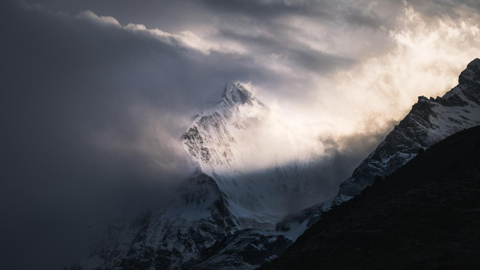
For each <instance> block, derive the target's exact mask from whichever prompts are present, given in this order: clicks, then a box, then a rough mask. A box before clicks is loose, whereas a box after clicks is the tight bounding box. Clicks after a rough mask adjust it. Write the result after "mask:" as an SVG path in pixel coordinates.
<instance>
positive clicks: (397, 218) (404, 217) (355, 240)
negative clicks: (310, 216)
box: [261, 127, 480, 270]
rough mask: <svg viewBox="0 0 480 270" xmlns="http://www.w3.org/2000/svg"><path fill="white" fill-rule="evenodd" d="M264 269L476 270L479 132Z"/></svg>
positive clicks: (334, 216) (346, 207) (314, 230)
mask: <svg viewBox="0 0 480 270" xmlns="http://www.w3.org/2000/svg"><path fill="white" fill-rule="evenodd" d="M261 269H335V270H337V269H480V127H474V128H471V129H468V130H464V131H461V132H459V133H457V134H455V135H452V136H451V137H448V138H447V139H445V140H443V141H441V142H439V143H437V144H436V145H433V146H432V147H431V148H430V149H428V150H426V151H425V152H423V153H421V154H419V155H418V156H417V157H416V158H414V159H413V160H412V161H410V162H409V163H407V164H406V165H405V166H404V167H402V168H400V169H398V170H397V171H396V172H395V173H394V174H392V175H391V176H389V177H387V178H385V179H383V180H379V181H377V182H376V183H375V184H374V185H373V186H371V187H369V188H367V189H365V190H364V191H363V192H362V193H361V194H360V195H358V196H356V197H355V198H353V199H352V200H350V201H348V202H345V203H343V204H341V205H339V206H337V207H335V208H334V209H332V210H331V211H329V212H327V213H325V214H324V215H323V217H322V219H321V220H320V221H319V222H318V223H317V224H315V225H314V226H312V227H311V228H310V229H308V230H307V231H306V232H305V233H304V234H303V235H302V236H301V237H300V238H299V239H298V240H297V241H296V242H295V243H294V244H293V245H292V246H291V247H290V248H289V249H288V250H287V252H285V254H283V255H282V256H281V257H280V258H277V259H275V260H273V261H272V262H270V263H267V264H265V265H263V266H262V267H261Z"/></svg>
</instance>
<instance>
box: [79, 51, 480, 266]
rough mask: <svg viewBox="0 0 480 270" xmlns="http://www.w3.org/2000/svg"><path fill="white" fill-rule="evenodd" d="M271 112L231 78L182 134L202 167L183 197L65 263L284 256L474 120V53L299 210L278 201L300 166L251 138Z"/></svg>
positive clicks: (477, 97)
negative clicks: (439, 93) (322, 197)
mask: <svg viewBox="0 0 480 270" xmlns="http://www.w3.org/2000/svg"><path fill="white" fill-rule="evenodd" d="M270 116H271V112H270V110H269V108H268V107H267V106H266V105H265V104H263V103H262V102H260V101H259V100H258V99H257V98H256V97H255V96H254V95H253V94H252V93H250V92H249V91H248V90H247V89H246V88H245V87H243V86H242V85H241V84H238V83H231V84H228V85H227V86H226V88H225V91H224V94H223V96H222V99H221V101H220V102H219V103H218V104H217V105H215V106H214V107H213V108H211V109H208V110H205V111H203V112H202V113H200V114H199V115H198V116H197V117H196V118H195V120H194V121H193V124H192V126H191V127H190V128H189V129H188V130H187V132H186V133H185V134H184V135H183V136H182V144H183V147H184V148H185V150H186V151H187V152H188V153H189V154H190V155H191V156H192V158H194V159H195V160H196V161H197V162H198V165H199V167H200V168H199V169H198V170H197V171H196V172H195V173H193V174H192V175H191V176H190V177H189V178H187V179H185V181H184V185H183V186H182V188H181V189H180V191H179V192H180V194H181V195H180V196H179V197H178V198H177V199H176V200H174V201H173V202H172V203H171V204H170V205H169V206H168V207H166V208H163V209H157V210H156V211H152V212H148V213H141V214H139V215H136V217H125V218H123V219H120V220H119V221H118V222H116V223H114V224H112V225H111V226H110V228H109V232H108V235H107V237H106V238H105V240H104V241H103V242H102V243H100V245H99V246H98V247H97V248H96V249H95V250H94V252H93V253H92V254H91V256H90V258H89V259H88V260H85V261H83V262H82V263H81V264H78V265H75V266H72V267H71V268H70V269H71V270H73V269H75V270H78V269H102V270H103V269H105V270H106V269H124V270H126V269H162V270H163V269H167V270H168V269H254V268H256V267H257V266H259V265H260V264H262V263H263V262H265V261H266V260H269V259H273V258H274V257H276V256H278V255H280V254H282V253H283V252H284V251H285V249H286V248H288V246H289V245H290V244H291V243H292V242H293V241H294V240H295V239H296V238H297V237H298V236H299V235H300V234H302V233H303V232H304V231H305V229H306V228H307V227H309V226H310V225H311V224H313V223H314V222H316V221H317V220H318V219H320V218H321V215H322V213H323V212H325V211H328V210H329V209H330V208H331V207H332V206H334V205H337V204H340V203H342V202H344V201H346V200H349V199H350V198H352V197H353V196H355V195H356V194H358V193H359V192H361V190H363V189H364V188H365V187H367V186H368V185H371V184H372V183H373V181H374V179H375V177H376V176H380V177H381V176H384V175H388V174H390V173H392V172H393V171H395V170H396V169H398V168H399V167H400V166H403V165H404V164H405V163H406V162H408V161H409V160H411V159H412V158H413V157H415V155H416V154H417V153H418V151H419V149H425V148H427V147H429V146H431V145H432V144H434V143H436V142H438V141H440V140H442V139H444V138H445V137H447V136H449V135H452V134H454V133H456V132H458V131H460V130H462V129H465V128H469V127H472V126H476V125H480V60H479V59H475V60H474V61H472V62H471V63H470V64H469V65H468V67H467V69H466V70H465V71H464V72H462V74H461V75H460V78H459V85H458V86H456V87H455V88H453V89H452V90H451V91H449V92H448V93H447V94H445V95H444V96H443V97H441V98H436V99H433V98H430V99H427V98H425V97H419V99H418V102H417V103H416V104H415V105H413V107H412V110H411V111H410V113H409V114H408V115H407V116H406V117H405V118H404V119H403V120H402V121H401V122H400V123H399V125H397V126H396V127H395V129H394V130H393V131H392V132H390V133H389V134H388V135H387V137H386V139H385V140H384V141H383V142H382V143H380V145H379V146H378V147H377V148H376V149H375V150H374V151H373V152H372V153H371V154H370V155H369V156H368V157H367V158H366V159H365V160H364V161H363V162H362V163H361V164H360V166H359V167H357V169H356V170H355V171H354V172H353V174H352V176H351V177H350V178H349V179H347V180H346V181H344V182H343V184H342V185H341V189H340V192H339V194H338V195H337V196H336V197H334V198H332V199H331V200H329V201H326V202H323V203H320V204H318V205H315V206H313V207H308V208H306V209H304V210H303V211H299V212H298V213H294V214H291V213H288V212H286V211H284V207H283V206H284V205H283V203H285V201H287V202H288V200H291V199H294V198H295V195H296V194H299V193H298V192H300V193H302V192H305V190H307V189H308V185H304V184H305V183H304V182H303V181H301V180H302V177H303V175H302V172H303V171H304V167H305V166H306V164H305V163H302V162H299V161H295V162H285V160H279V162H276V163H274V165H273V166H272V160H268V162H265V157H266V156H268V155H270V156H272V152H273V153H274V154H273V156H276V154H275V151H276V149H269V148H268V147H267V148H268V149H264V148H265V147H264V148H263V149H262V148H261V147H259V145H260V146H265V145H264V143H265V141H260V142H259V143H258V144H257V143H255V142H256V141H257V140H259V139H260V138H257V136H258V135H259V133H258V130H261V131H262V132H263V131H264V130H267V131H268V128H265V127H264V126H263V125H264V124H268V123H269V121H271V120H272V118H271V117H270ZM274 121H276V120H275V119H274ZM280 121H281V119H280ZM258 127H260V129H258ZM263 135H265V134H263V133H262V136H263ZM271 135H272V136H273V135H274V134H268V133H267V134H266V136H265V138H266V139H267V140H268V139H269V136H271ZM245 142H252V143H251V145H249V144H245ZM262 144H263V145H262ZM293 146H295V141H294V142H293ZM262 151H263V152H262ZM264 152H265V153H264ZM278 154H279V155H281V154H282V153H281V152H279V153H278ZM279 157H280V156H279ZM304 194H308V193H304ZM287 214H288V215H287ZM79 267H82V268H79Z"/></svg>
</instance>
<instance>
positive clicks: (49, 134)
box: [0, 0, 480, 269]
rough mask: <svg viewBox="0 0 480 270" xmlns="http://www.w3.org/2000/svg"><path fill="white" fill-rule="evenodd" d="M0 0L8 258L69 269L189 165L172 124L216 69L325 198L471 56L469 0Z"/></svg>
mask: <svg viewBox="0 0 480 270" xmlns="http://www.w3.org/2000/svg"><path fill="white" fill-rule="evenodd" d="M0 8H1V10H0V15H1V16H0V29H1V30H2V31H1V35H2V38H1V39H0V60H1V61H0V63H1V64H0V67H1V72H2V78H3V79H2V80H1V81H0V88H1V96H0V110H1V119H2V135H1V139H2V141H3V144H4V146H3V147H2V165H3V166H2V168H3V171H4V172H6V173H5V174H4V175H5V177H4V180H3V181H2V183H3V187H2V195H1V199H0V200H1V204H0V205H1V206H0V209H1V211H2V213H4V217H5V218H4V222H3V224H2V225H1V227H2V229H3V230H2V231H4V232H8V236H7V237H6V238H5V239H4V240H3V241H2V242H1V243H0V252H2V254H3V255H2V256H1V259H0V264H1V265H2V266H4V267H5V268H8V269H32V268H35V269H53V268H58V267H62V266H65V265H68V264H70V263H72V262H74V261H75V260H77V259H79V258H80V257H82V256H84V255H85V252H86V251H87V250H88V249H87V247H88V245H90V244H91V243H93V242H95V241H96V240H97V239H98V237H100V236H101V234H102V232H103V229H105V227H106V225H108V223H109V222H110V221H111V220H112V219H113V218H115V217H116V215H117V214H118V213H119V212H121V211H123V209H124V208H125V207H128V206H129V205H135V204H139V205H148V206H152V205H162V204H164V203H165V202H167V201H168V199H169V198H171V196H174V195H172V194H173V193H172V192H171V191H172V190H174V189H175V188H176V186H177V184H178V183H179V182H180V181H181V180H182V179H184V178H185V177H187V176H188V174H189V173H191V171H193V169H194V168H195V166H196V164H193V163H192V162H191V160H190V159H189V157H188V156H187V155H186V153H185V152H184V150H183V149H182V147H181V144H180V137H181V135H182V134H183V133H184V132H185V131H186V130H187V128H188V127H189V126H190V125H191V123H192V118H191V117H192V116H194V115H196V114H197V113H199V112H201V111H202V110H205V109H207V108H209V107H211V106H213V105H214V104H215V103H216V102H218V101H219V99H220V98H221V93H222V90H223V88H224V86H225V84H226V83H228V82H230V81H240V82H243V83H245V84H246V85H248V87H249V89H250V90H252V91H253V92H254V93H255V95H256V96H257V97H258V98H259V99H260V100H262V102H264V103H266V104H267V105H268V106H269V107H271V108H274V112H275V117H279V118H281V119H282V121H285V122H287V123H288V124H289V125H290V126H294V127H295V129H294V134H295V136H298V138H297V140H302V141H305V142H309V143H310V142H314V144H318V147H317V148H316V147H315V146H314V147H312V148H314V149H320V150H321V152H322V153H321V154H322V157H324V158H323V159H321V160H322V162H323V163H321V164H319V166H318V170H317V171H316V172H315V177H318V179H319V181H323V182H322V185H323V186H322V187H325V192H324V193H323V194H319V196H325V197H328V196H329V194H332V193H334V192H335V191H336V188H337V186H338V184H339V183H340V182H341V181H342V180H344V179H345V178H346V177H348V176H349V175H350V174H351V170H353V169H354V168H355V166H356V165H358V163H359V162H360V161H361V160H362V159H363V158H364V157H365V156H366V155H367V154H368V153H369V152H370V151H371V150H372V149H373V148H374V147H375V146H376V144H377V143H378V142H379V141H381V140H382V139H383V138H384V136H385V135H386V133H387V132H388V131H389V130H390V129H391V128H392V127H393V125H394V124H395V123H396V122H397V121H398V120H400V119H401V118H402V117H403V116H404V115H405V114H406V113H407V112H408V110H409V109H410V107H411V106H412V105H413V103H415V102H416V100H417V96H419V95H425V96H437V95H442V94H443V93H445V92H446V91H448V90H449V89H450V88H452V87H454V86H455V85H456V83H457V78H458V75H459V73H460V72H461V70H463V69H464V68H465V66H466V65H467V64H468V62H469V61H471V60H473V58H475V57H478V56H479V55H480V47H478V46H477V45H478V44H480V43H479V42H480V30H479V27H478V26H477V25H479V22H480V19H479V18H480V17H479V11H480V5H479V4H477V3H475V2H472V1H464V0H448V1H441V2H438V1H430V0H408V1H393V0H392V1H366V0H364V1H353V0H352V1H350V0H342V1H340V0H339V1H313V0H311V1H310V0H304V1H302V0H298V1H294V0H291V1H287V0H285V1H265V0H259V1H250V0H249V1H237V0H235V1H216V0H202V1H189V0H186V1H172V0H166V1H157V0H145V1H140V2H137V1H135V2H133V1H113V0H107V1H94V0H87V1H54V0H27V1H4V2H2V3H1V4H0ZM306 148H307V147H305V149H306ZM306 154H307V153H306ZM295 155H298V153H295ZM288 158H289V153H288V152H286V153H285V159H287V160H288ZM292 158H293V157H292Z"/></svg>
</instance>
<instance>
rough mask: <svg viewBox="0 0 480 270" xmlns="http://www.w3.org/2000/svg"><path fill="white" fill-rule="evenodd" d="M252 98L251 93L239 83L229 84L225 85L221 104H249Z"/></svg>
mask: <svg viewBox="0 0 480 270" xmlns="http://www.w3.org/2000/svg"><path fill="white" fill-rule="evenodd" d="M252 97H253V95H252V93H251V92H250V91H248V90H247V89H246V88H245V87H244V86H243V85H242V84H240V83H239V82H230V83H227V85H225V89H224V90H223V96H222V101H221V102H226V103H227V104H230V105H232V106H233V105H234V104H237V103H239V104H245V103H251V98H252Z"/></svg>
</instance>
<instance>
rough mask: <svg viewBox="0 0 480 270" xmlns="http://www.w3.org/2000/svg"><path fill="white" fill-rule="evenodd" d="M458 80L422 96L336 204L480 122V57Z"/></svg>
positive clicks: (357, 171) (344, 186)
mask: <svg viewBox="0 0 480 270" xmlns="http://www.w3.org/2000/svg"><path fill="white" fill-rule="evenodd" d="M458 81H459V84H458V85H457V86H456V87H454V88H453V89H451V90H450V91H448V92H447V93H446V94H445V95H444V96H443V97H437V98H426V97H424V96H420V97H419V98H418V102H417V103H416V104H415V105H413V106H412V110H411V111H410V112H409V114H408V115H407V116H406V117H405V118H404V119H403V120H402V121H401V122H400V123H399V124H398V125H397V126H395V128H394V130H393V131H391V132H390V133H389V134H388V135H387V137H386V138H385V140H384V141H383V142H381V143H380V145H378V147H377V148H376V149H375V150H374V151H373V152H372V153H371V154H370V155H369V156H368V157H367V158H366V159H365V160H364V161H363V162H362V163H361V164H360V165H359V166H358V167H357V168H356V169H355V171H354V172H353V174H352V176H351V177H350V178H348V179H347V180H345V181H344V182H343V183H342V185H341V186H340V192H339V194H338V196H337V197H336V198H335V200H334V205H338V204H340V203H342V202H344V201H347V200H349V199H351V198H352V197H353V196H355V195H357V194H358V193H360V192H361V191H362V190H363V189H364V188H365V187H367V186H369V185H371V184H372V183H373V182H374V180H375V178H376V177H384V176H386V175H389V174H391V173H393V172H394V171H395V170H397V169H398V168H399V167H401V166H403V165H404V164H406V163H407V162H408V161H410V160H411V159H412V158H414V157H415V156H416V155H417V154H418V151H419V150H420V149H426V148H428V147H430V146H431V145H433V144H435V143H437V142H439V141H441V140H443V139H445V138H446V137H448V136H450V135H453V134H455V133H456V132H458V131H460V130H463V129H466V128H470V127H473V126H477V125H480V59H475V60H473V61H472V62H470V63H469V64H468V66H467V69H465V70H464V71H463V72H462V73H461V74H460V76H459V80H458Z"/></svg>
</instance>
